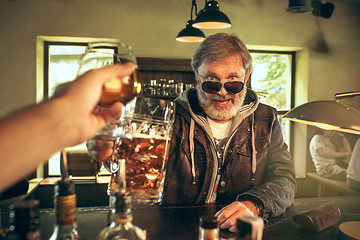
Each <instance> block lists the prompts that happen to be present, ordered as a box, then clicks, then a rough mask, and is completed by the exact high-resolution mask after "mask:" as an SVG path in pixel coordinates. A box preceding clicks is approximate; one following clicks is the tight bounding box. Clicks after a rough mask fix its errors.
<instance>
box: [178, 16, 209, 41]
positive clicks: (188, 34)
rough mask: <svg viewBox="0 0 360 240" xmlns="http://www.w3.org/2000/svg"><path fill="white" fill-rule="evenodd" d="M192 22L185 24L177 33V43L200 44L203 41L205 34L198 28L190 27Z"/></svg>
mask: <svg viewBox="0 0 360 240" xmlns="http://www.w3.org/2000/svg"><path fill="white" fill-rule="evenodd" d="M193 22H194V21H193V20H189V21H187V23H186V27H185V28H184V29H183V30H181V31H180V32H179V34H178V35H177V37H176V40H177V41H179V42H202V41H203V40H204V39H205V34H204V33H203V32H202V31H201V30H200V29H198V28H194V27H193V26H192V24H193Z"/></svg>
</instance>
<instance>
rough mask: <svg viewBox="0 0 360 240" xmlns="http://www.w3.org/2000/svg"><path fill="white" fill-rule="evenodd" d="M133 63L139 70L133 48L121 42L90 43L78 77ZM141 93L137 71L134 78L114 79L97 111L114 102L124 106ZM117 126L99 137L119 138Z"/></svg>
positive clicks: (98, 133)
mask: <svg viewBox="0 0 360 240" xmlns="http://www.w3.org/2000/svg"><path fill="white" fill-rule="evenodd" d="M126 62H132V63H134V64H135V67H136V68H137V62H136V57H135V54H134V53H133V51H132V48H131V47H130V46H129V45H126V44H125V43H122V42H120V41H114V42H94V43H89V46H88V48H87V49H86V51H85V53H84V54H83V55H82V57H81V59H80V67H79V70H78V73H77V75H78V76H80V75H82V74H84V73H85V72H87V71H89V70H91V69H97V68H102V67H104V66H107V65H112V64H118V63H126ZM140 91H141V84H140V83H139V82H138V80H137V74H136V71H135V72H134V73H133V74H132V76H126V77H123V78H121V79H120V78H117V77H116V78H112V79H110V80H109V81H107V82H105V84H104V87H103V91H102V94H101V97H100V100H99V103H98V105H97V107H96V109H95V111H103V110H104V109H106V108H108V107H110V106H111V105H112V104H113V103H114V102H117V101H119V102H122V103H123V104H126V103H128V102H129V101H131V100H132V99H133V98H134V97H135V96H136V95H137V94H139V93H140ZM114 128H116V126H115V125H114V124H109V125H107V126H106V127H104V128H103V129H101V130H99V131H98V132H97V134H96V135H97V136H104V137H117V136H116V131H115V130H114Z"/></svg>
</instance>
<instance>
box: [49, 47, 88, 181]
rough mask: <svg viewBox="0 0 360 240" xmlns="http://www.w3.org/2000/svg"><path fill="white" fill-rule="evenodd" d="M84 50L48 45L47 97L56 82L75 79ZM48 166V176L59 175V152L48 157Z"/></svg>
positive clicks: (84, 48)
mask: <svg viewBox="0 0 360 240" xmlns="http://www.w3.org/2000/svg"><path fill="white" fill-rule="evenodd" d="M85 50H86V46H69V45H49V58H48V59H49V64H48V73H49V75H48V83H47V86H48V89H47V92H48V96H47V97H51V96H52V95H53V94H54V91H55V88H56V86H57V85H58V84H61V83H64V82H68V81H72V80H74V79H75V77H76V74H77V71H78V68H79V59H80V57H81V55H82V54H83V53H84V52H85ZM45 86H46V85H45ZM78 148H84V149H86V146H85V145H84V144H83V145H79V146H78ZM48 166H49V170H48V174H49V176H53V175H60V153H55V154H54V155H52V156H51V157H50V159H49V164H48Z"/></svg>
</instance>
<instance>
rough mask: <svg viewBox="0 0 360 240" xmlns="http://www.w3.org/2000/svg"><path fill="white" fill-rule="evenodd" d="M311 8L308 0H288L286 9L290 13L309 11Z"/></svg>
mask: <svg viewBox="0 0 360 240" xmlns="http://www.w3.org/2000/svg"><path fill="white" fill-rule="evenodd" d="M311 10H312V8H311V7H310V4H309V0H289V7H288V9H287V11H288V12H290V13H304V12H310V11H311Z"/></svg>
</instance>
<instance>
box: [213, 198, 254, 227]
mask: <svg viewBox="0 0 360 240" xmlns="http://www.w3.org/2000/svg"><path fill="white" fill-rule="evenodd" d="M242 215H255V216H257V208H256V206H255V204H254V203H252V202H250V201H243V202H237V201H236V202H233V203H231V204H230V205H227V206H225V207H224V208H222V209H221V210H220V211H218V212H217V213H216V214H215V217H217V219H218V222H219V226H220V228H221V229H227V228H228V229H229V231H231V232H235V230H236V219H237V217H238V216H242Z"/></svg>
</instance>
